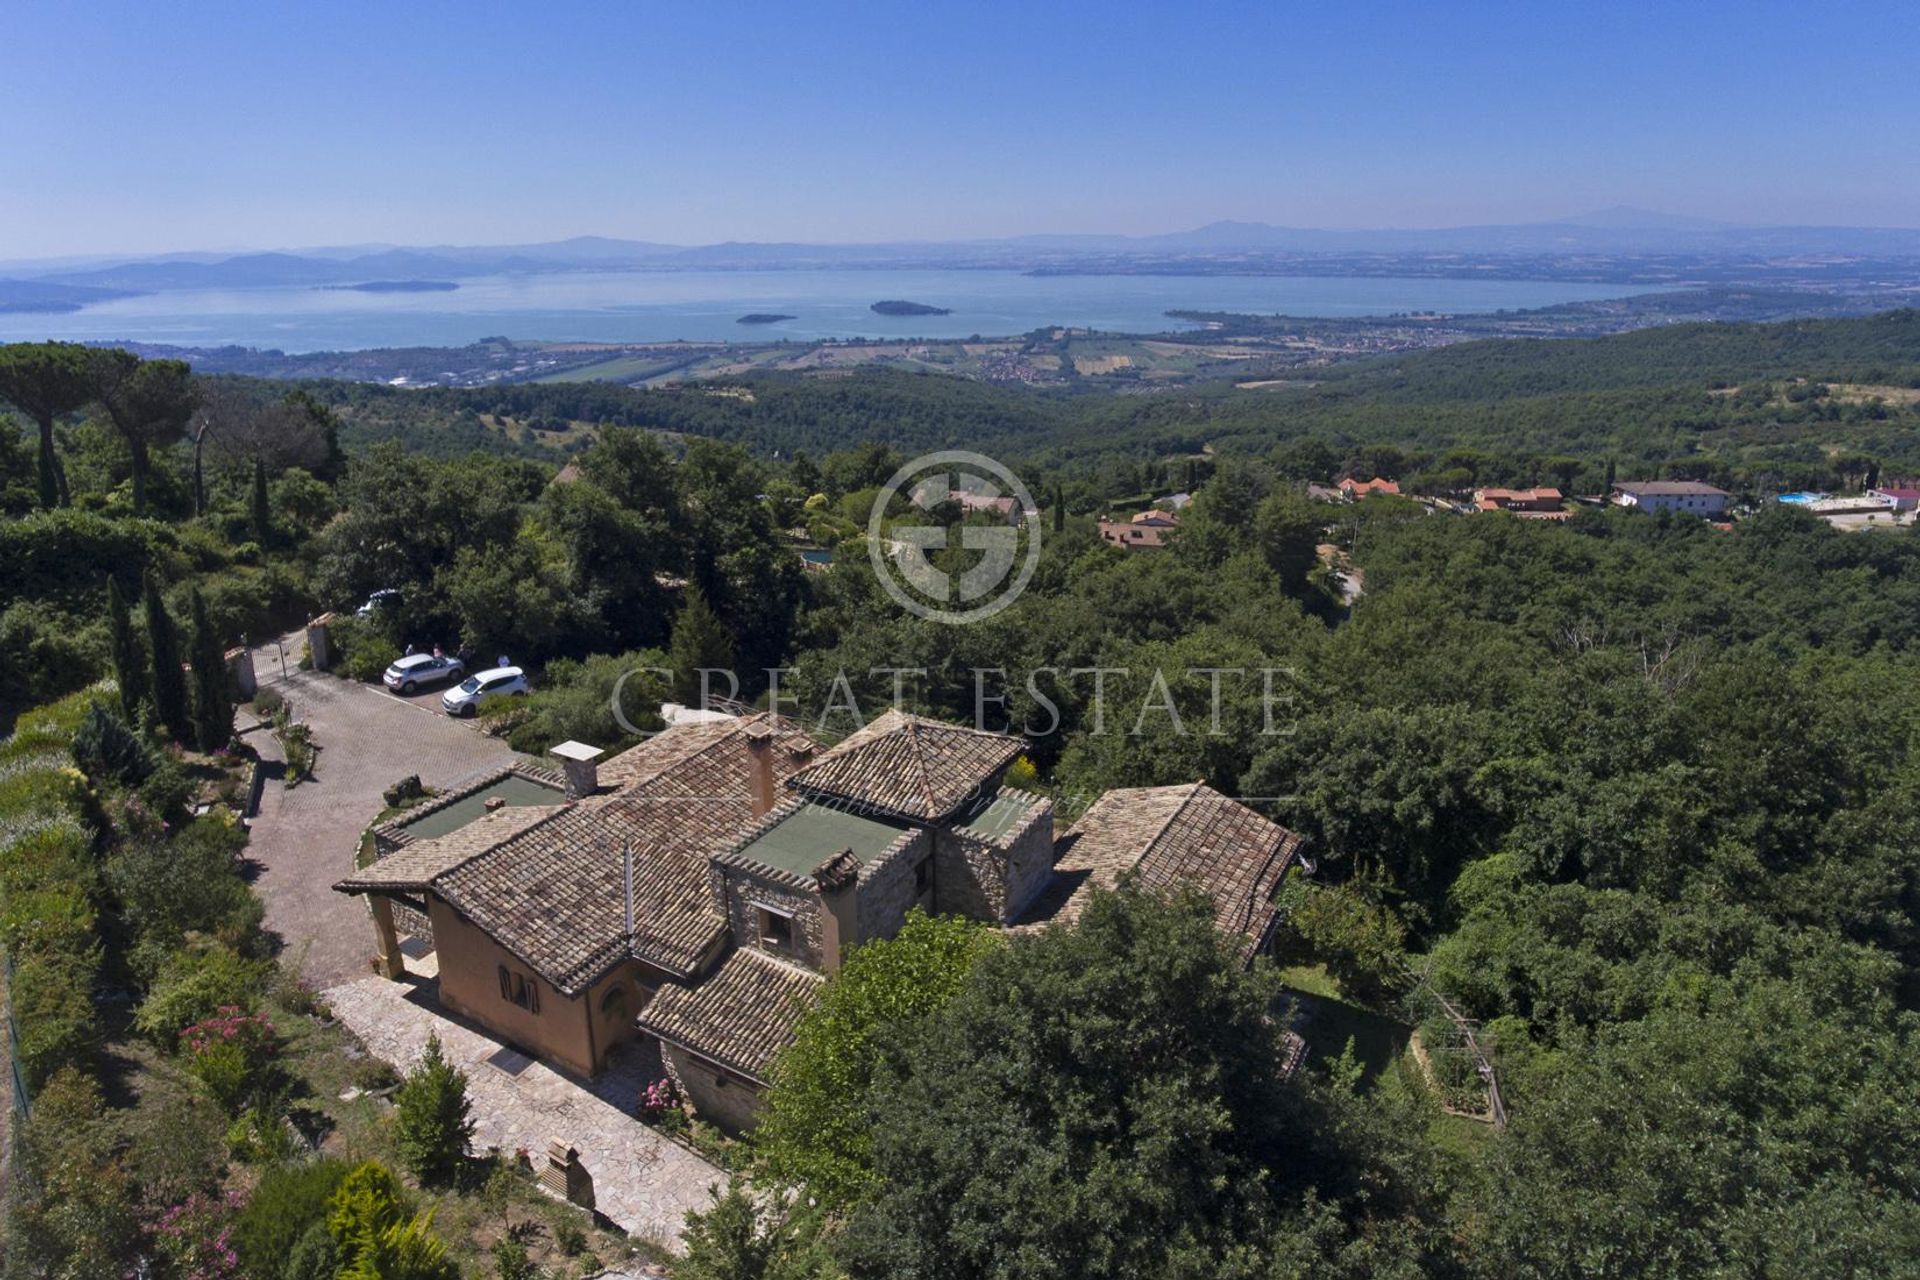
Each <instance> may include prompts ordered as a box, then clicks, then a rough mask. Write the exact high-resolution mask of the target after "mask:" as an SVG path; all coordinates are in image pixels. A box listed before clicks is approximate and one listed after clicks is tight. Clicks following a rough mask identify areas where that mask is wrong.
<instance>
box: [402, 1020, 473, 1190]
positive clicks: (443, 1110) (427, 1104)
mask: <svg viewBox="0 0 1920 1280" xmlns="http://www.w3.org/2000/svg"><path fill="white" fill-rule="evenodd" d="M394 1102H395V1103H396V1104H397V1105H398V1107H399V1117H398V1122H397V1133H396V1135H395V1136H396V1140H397V1141H398V1144H399V1147H400V1159H401V1161H402V1162H403V1163H404V1164H405V1165H406V1166H407V1169H408V1171H409V1172H411V1173H412V1174H413V1175H414V1176H415V1177H417V1178H419V1179H420V1181H421V1182H423V1183H443V1182H447V1181H450V1180H451V1179H452V1177H453V1175H454V1173H455V1172H456V1171H457V1170H458V1169H459V1168H460V1163H461V1161H462V1160H464V1159H465V1158H466V1154H467V1143H468V1142H470V1141H471V1140H472V1138H473V1120H472V1119H471V1118H470V1115H469V1112H470V1111H471V1110H472V1104H471V1103H469V1102H468V1101H467V1077H466V1074H465V1073H464V1072H462V1071H461V1070H460V1069H459V1068H457V1067H455V1066H454V1065H453V1064H451V1063H449V1062H448V1061H447V1059H446V1055H445V1054H443V1053H442V1052H441V1050H440V1037H439V1036H429V1037H428V1038H427V1052H426V1055H425V1056H424V1057H422V1058H421V1060H420V1065H419V1066H417V1067H415V1068H414V1069H413V1070H412V1071H411V1072H409V1073H408V1075H407V1078H406V1081H405V1083H403V1084H402V1085H401V1086H400V1089H399V1092H398V1093H396V1094H395V1095H394Z"/></svg>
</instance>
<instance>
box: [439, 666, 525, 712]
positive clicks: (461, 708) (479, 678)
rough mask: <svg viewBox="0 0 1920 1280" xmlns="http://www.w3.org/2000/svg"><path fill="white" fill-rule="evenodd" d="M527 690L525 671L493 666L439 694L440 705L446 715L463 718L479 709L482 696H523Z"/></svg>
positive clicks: (516, 668)
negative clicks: (500, 694) (501, 694)
mask: <svg viewBox="0 0 1920 1280" xmlns="http://www.w3.org/2000/svg"><path fill="white" fill-rule="evenodd" d="M527 692H528V687H527V673H526V672H524V671H522V670H521V669H520V668H518V667H494V668H492V669H491V670H488V671H478V672H475V673H474V674H473V675H470V676H468V677H467V678H466V679H465V680H462V681H461V682H460V685H459V687H458V688H455V689H449V690H447V691H446V692H445V693H443V694H441V695H440V705H441V706H443V707H445V708H446V710H447V714H448V715H450V716H460V717H462V718H464V717H466V716H470V715H472V714H473V713H474V712H476V711H478V710H479V709H480V700H481V699H482V698H490V697H492V696H493V695H494V694H496V693H510V694H516V695H519V696H522V697H524V696H525V695H526V694H527Z"/></svg>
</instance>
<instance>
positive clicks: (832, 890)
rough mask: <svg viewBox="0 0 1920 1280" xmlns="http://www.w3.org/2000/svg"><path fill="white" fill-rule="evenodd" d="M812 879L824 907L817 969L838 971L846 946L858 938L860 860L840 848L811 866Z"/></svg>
mask: <svg viewBox="0 0 1920 1280" xmlns="http://www.w3.org/2000/svg"><path fill="white" fill-rule="evenodd" d="M813 882H814V884H815V885H816V886H818V888H819V890H820V905H821V906H822V907H824V908H825V910H823V911H822V912H821V913H820V969H821V972H823V973H838V972H840V961H841V959H842V958H843V956H844V953H845V952H846V950H847V948H849V947H851V946H853V945H854V944H855V943H856V942H858V941H860V937H859V893H858V892H857V890H858V887H859V884H860V860H859V859H858V858H856V857H854V856H853V850H851V849H842V850H840V852H838V853H836V854H834V855H832V856H831V857H829V858H828V859H827V860H826V861H825V862H822V863H821V864H820V865H819V866H817V867H815V868H814V869H813Z"/></svg>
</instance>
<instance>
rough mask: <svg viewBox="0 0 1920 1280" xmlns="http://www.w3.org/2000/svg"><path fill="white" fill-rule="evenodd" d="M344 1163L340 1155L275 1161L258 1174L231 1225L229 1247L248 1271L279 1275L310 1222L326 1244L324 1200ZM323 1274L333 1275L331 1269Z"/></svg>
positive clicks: (342, 1173)
mask: <svg viewBox="0 0 1920 1280" xmlns="http://www.w3.org/2000/svg"><path fill="white" fill-rule="evenodd" d="M349 1168H350V1166H349V1165H347V1164H346V1163H344V1162H343V1161H339V1160H313V1161H309V1162H306V1163H303V1164H282V1165H276V1166H274V1167H273V1168H270V1169H268V1170H267V1171H266V1172H265V1173H263V1174H262V1175H261V1176H260V1184H259V1185H258V1186H257V1187H255V1188H254V1191H253V1198H252V1199H251V1200H249V1201H248V1202H247V1207H246V1209H245V1210H244V1211H243V1212H242V1213H241V1214H240V1217H239V1218H238V1219H237V1220H236V1221H235V1222H234V1225H233V1242H234V1247H235V1248H236V1249H237V1250H238V1251H239V1253H240V1261H241V1263H242V1265H244V1266H245V1267H246V1269H247V1273H248V1274H249V1275H255V1276H275V1275H279V1274H280V1273H281V1271H282V1270H283V1265H282V1264H289V1266H290V1263H291V1260H292V1258H293V1256H294V1254H295V1253H296V1251H297V1250H298V1249H299V1248H300V1246H301V1244H302V1242H303V1241H304V1240H305V1239H306V1238H307V1236H308V1235H309V1233H310V1232H312V1230H313V1229H314V1228H315V1227H318V1228H320V1234H321V1235H322V1236H323V1237H324V1238H325V1239H326V1241H327V1244H328V1246H329V1247H331V1245H332V1243H333V1237H332V1236H331V1235H328V1234H327V1231H326V1223H327V1205H328V1202H329V1201H330V1200H332V1198H333V1194H334V1192H336V1191H338V1190H339V1189H340V1183H341V1182H342V1180H344V1179H345V1178H346V1176H347V1171H348V1169H349ZM326 1275H327V1278H328V1280H332V1276H333V1272H332V1271H328V1272H327V1273H326Z"/></svg>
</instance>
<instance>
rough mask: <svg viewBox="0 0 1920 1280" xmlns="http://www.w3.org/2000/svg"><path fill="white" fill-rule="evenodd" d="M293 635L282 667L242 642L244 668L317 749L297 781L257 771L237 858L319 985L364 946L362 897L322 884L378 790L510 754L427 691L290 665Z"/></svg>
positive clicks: (266, 741)
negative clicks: (251, 811) (262, 785)
mask: <svg viewBox="0 0 1920 1280" xmlns="http://www.w3.org/2000/svg"><path fill="white" fill-rule="evenodd" d="M302 642H303V637H302V636H301V635H299V634H298V633H296V634H295V635H293V636H289V637H287V638H286V639H285V640H284V641H283V643H284V644H285V645H286V653H287V659H288V661H287V672H286V675H285V676H282V675H281V670H280V657H279V653H278V651H277V650H276V649H275V647H274V645H272V644H267V645H265V646H262V647H261V648H258V649H255V650H254V670H255V672H256V673H257V675H258V676H259V680H260V684H261V687H262V688H271V689H273V690H275V691H276V692H278V693H280V694H281V695H282V696H284V697H285V698H286V699H287V700H288V701H289V702H291V703H292V704H293V709H294V714H295V715H296V716H297V717H298V718H299V719H302V720H305V721H306V722H307V723H308V724H310V725H311V726H313V740H314V742H315V743H316V744H318V746H319V748H320V753H319V756H318V757H317V759H316V761H315V764H314V774H313V777H312V778H310V779H308V780H307V781H305V782H302V783H301V784H300V785H299V786H297V787H294V788H292V789H291V790H289V789H288V788H286V787H285V786H284V785H282V783H281V782H280V781H279V780H278V779H272V778H270V779H269V780H268V782H267V787H266V791H265V793H264V794H263V795H262V796H261V799H260V813H259V816H257V817H256V818H255V819H254V821H253V838H252V840H251V841H250V842H249V844H248V846H247V856H248V857H249V858H250V859H251V860H252V861H253V862H254V863H256V864H257V869H258V878H257V879H256V880H255V881H254V889H255V891H256V892H258V893H259V895H260V897H261V899H262V900H263V901H264V902H265V903H266V908H267V918H266V926H267V928H268V930H269V931H271V932H273V933H276V934H278V935H279V936H280V939H281V941H282V942H283V943H284V945H285V948H286V952H285V953H286V954H288V955H292V956H300V957H301V966H300V967H301V972H302V974H303V975H304V976H305V977H306V978H307V980H308V981H309V982H311V983H312V984H313V985H314V986H316V987H323V988H324V987H330V986H333V985H335V984H336V983H341V982H346V981H348V980H350V979H353V978H359V977H364V976H365V975H366V973H367V966H368V961H369V959H370V958H371V957H372V955H373V925H372V923H371V922H370V921H369V920H368V918H367V909H366V905H365V903H363V902H362V901H361V900H360V899H358V898H350V897H348V896H346V895H345V894H339V893H335V892H334V891H333V888H332V886H333V882H334V881H336V880H338V879H340V877H342V876H344V875H345V874H346V873H347V872H348V871H350V870H352V869H353V859H354V853H355V850H357V849H358V848H359V844H360V834H361V832H363V831H365V830H366V828H367V824H368V823H370V822H371V821H372V820H373V818H374V816H375V815H376V814H378V813H379V812H380V810H381V809H382V808H383V807H384V803H385V802H384V801H383V800H382V799H381V793H382V792H383V791H385V790H386V789H387V788H388V787H390V786H392V785H393V784H394V783H395V782H398V781H399V780H400V779H401V778H404V777H406V776H407V775H408V774H414V773H417V774H419V775H420V780H421V781H422V782H424V783H426V784H427V785H428V786H430V787H440V788H446V787H450V786H452V785H454V784H455V783H458V782H462V781H464V780H466V779H468V778H472V777H475V776H477V775H479V774H482V773H487V772H490V771H492V770H494V769H498V768H500V767H502V766H504V765H507V764H511V763H512V762H513V760H514V759H515V756H514V753H513V752H512V751H511V750H509V749H508V748H507V746H506V744H505V743H503V742H500V741H499V740H497V739H494V738H489V737H486V736H485V735H483V734H481V733H480V732H478V731H477V730H475V729H474V728H473V727H471V726H470V725H467V724H462V723H460V722H458V721H455V720H451V719H449V718H448V717H447V716H445V715H443V714H442V713H441V711H440V694H441V692H442V691H441V690H440V689H438V688H435V689H430V690H426V691H423V692H421V693H419V694H416V695H415V696H414V697H413V698H411V699H407V698H400V697H397V696H395V695H393V694H390V693H388V692H387V691H386V690H385V689H383V688H380V687H378V686H375V685H364V684H356V683H353V682H351V681H346V680H339V679H335V678H334V677H333V676H330V675H326V674H324V673H315V672H309V671H300V670H298V669H297V668H296V667H295V666H294V659H295V658H297V657H298V655H299V653H300V645H301V643H302ZM242 715H243V717H244V716H245V715H246V712H245V711H244V710H243V712H242ZM242 723H243V724H244V723H245V720H244V719H243V721H242ZM247 741H248V742H251V743H252V744H253V745H254V746H255V748H257V749H258V750H259V752H260V754H261V756H262V757H263V758H267V759H272V760H278V759H279V753H280V744H279V743H277V742H275V741H274V740H273V737H272V735H271V734H270V733H269V732H268V730H267V729H266V728H264V727H263V728H259V729H255V730H253V731H252V732H251V733H249V734H248V735H247ZM303 948H304V954H303V952H302V949H303Z"/></svg>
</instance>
